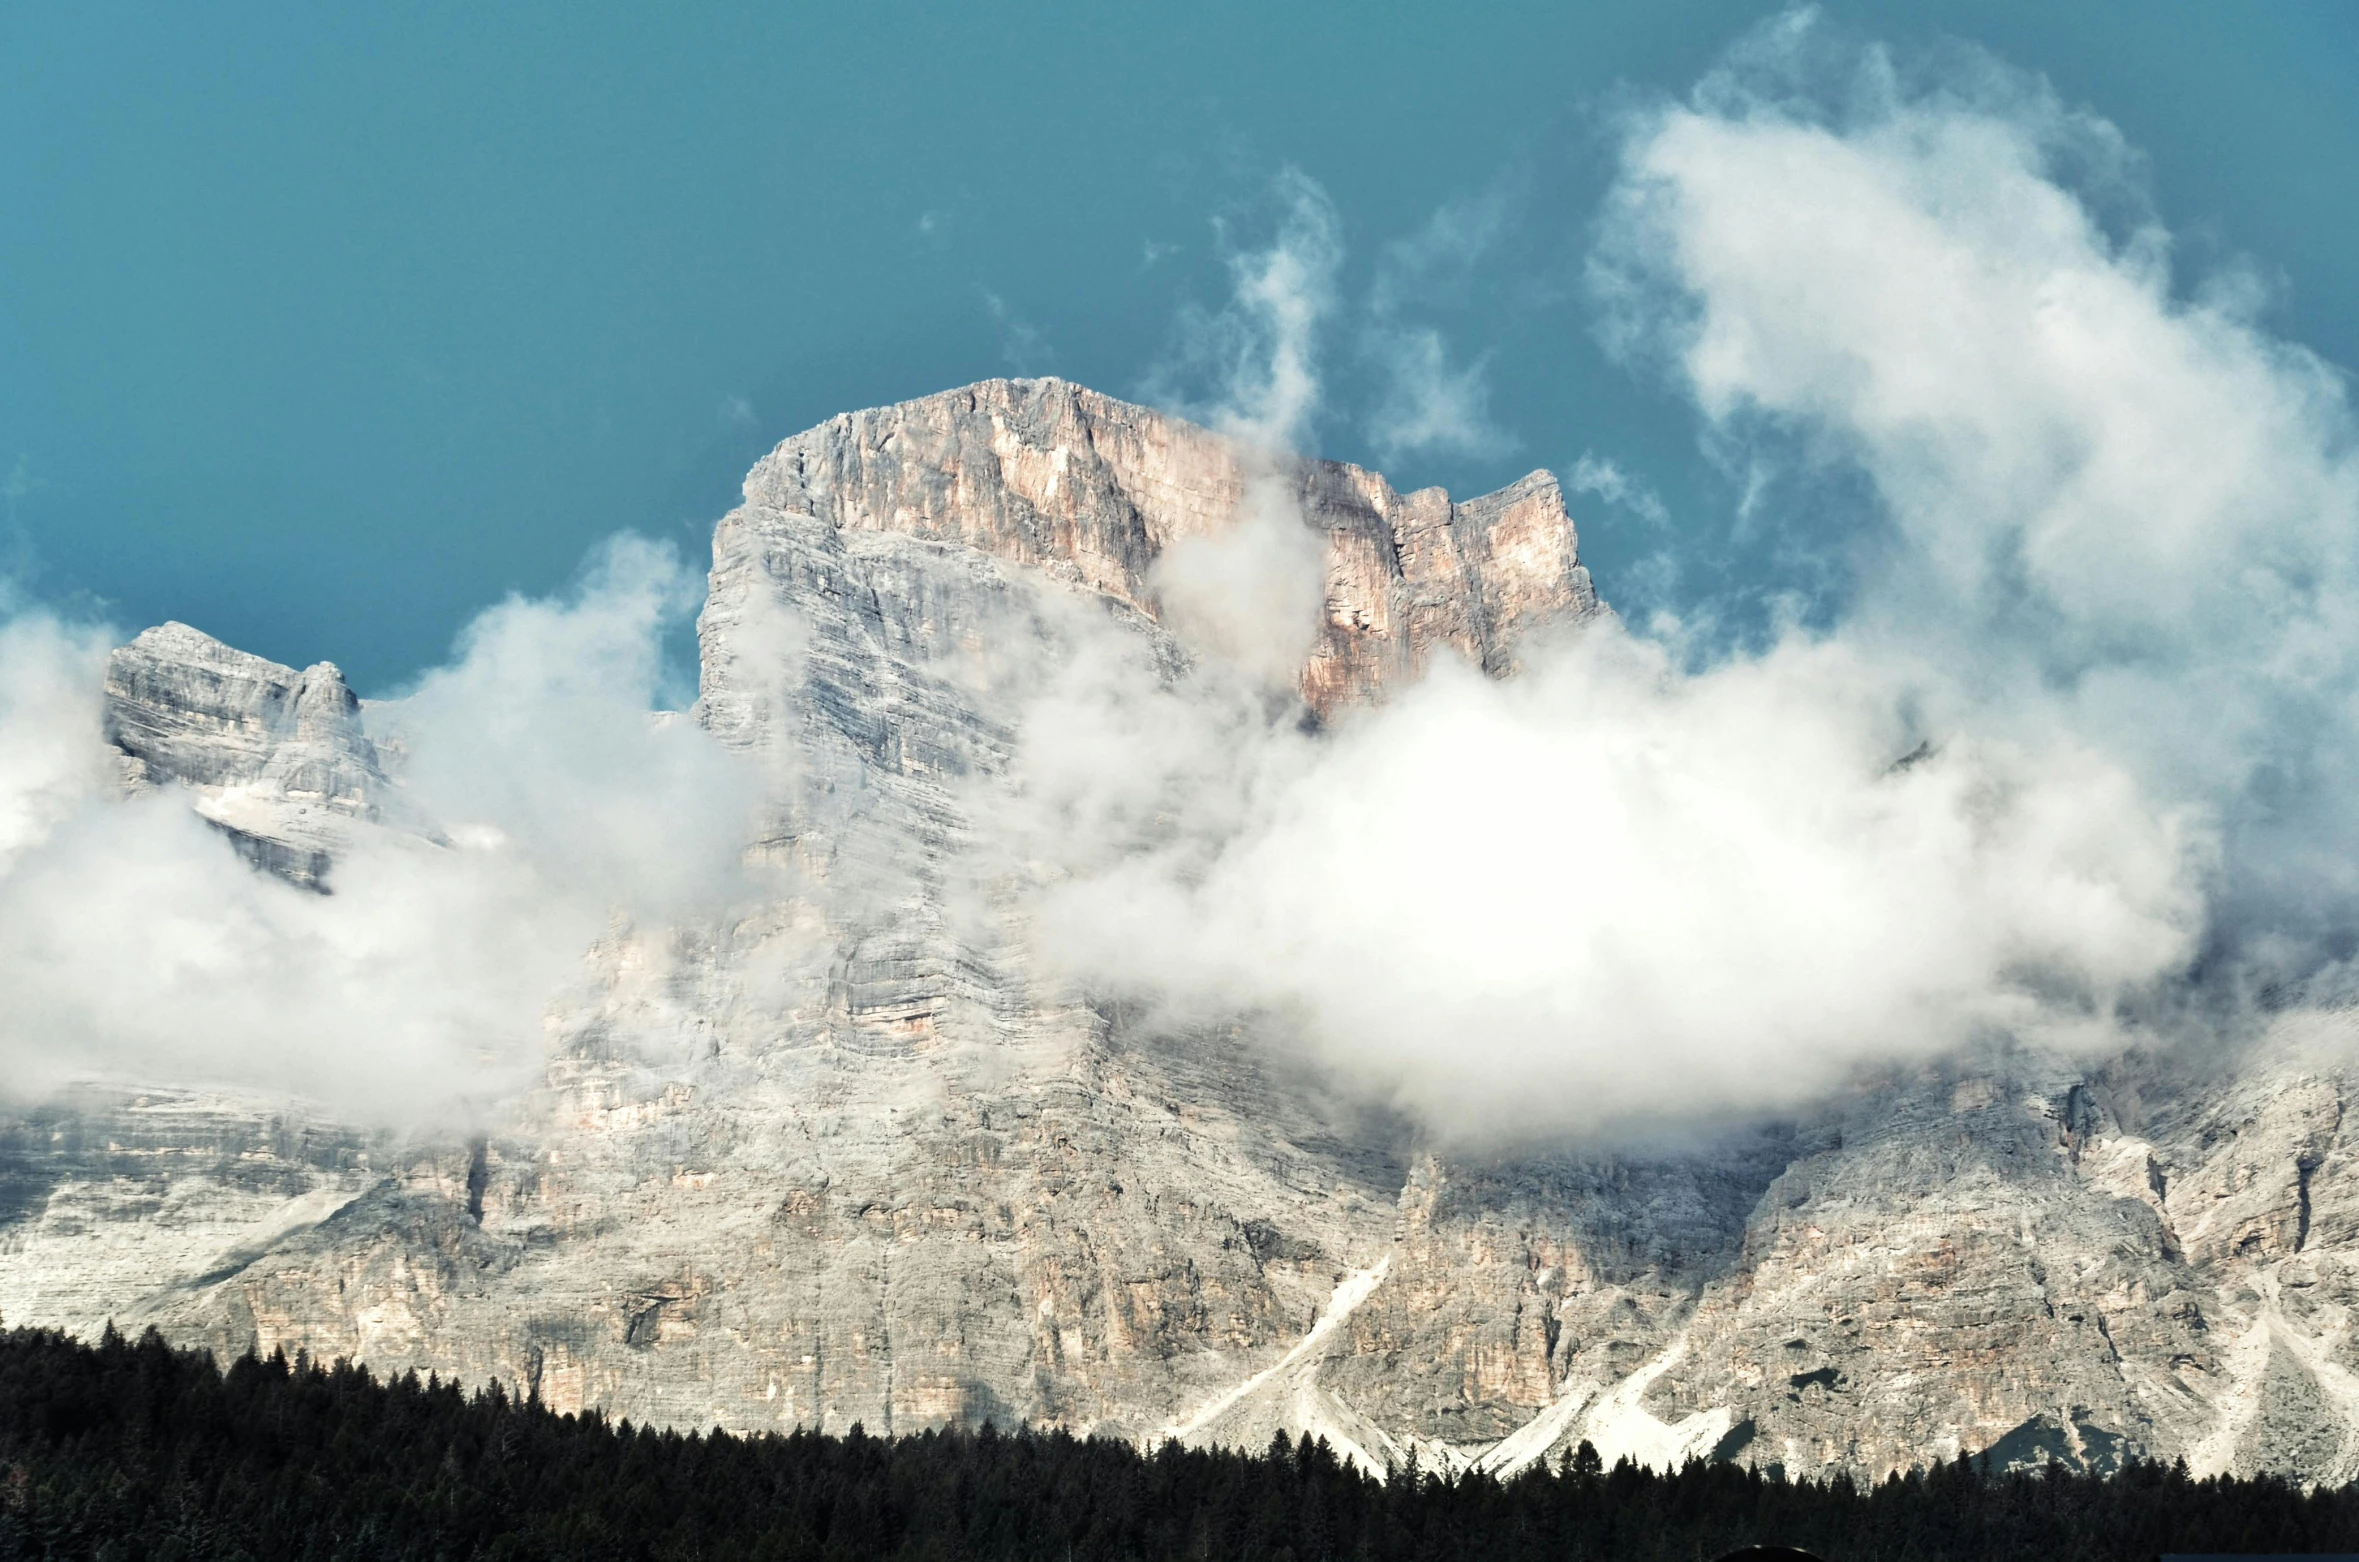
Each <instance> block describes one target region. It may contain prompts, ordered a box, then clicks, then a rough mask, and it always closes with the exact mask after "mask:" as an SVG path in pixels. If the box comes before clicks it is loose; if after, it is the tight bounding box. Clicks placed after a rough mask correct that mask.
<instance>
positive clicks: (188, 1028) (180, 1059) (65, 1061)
mask: <svg viewBox="0 0 2359 1562" xmlns="http://www.w3.org/2000/svg"><path fill="white" fill-rule="evenodd" d="M690 595H691V583H690V580H689V578H688V577H687V575H686V574H685V572H684V571H683V570H682V568H681V566H680V565H679V563H678V561H677V560H676V559H675V558H673V557H672V556H671V555H670V554H668V553H666V552H663V551H660V550H657V549H655V548H653V547H651V546H649V545H647V544H644V543H640V542H637V541H634V540H624V541H621V542H618V543H617V544H614V545H612V546H610V547H609V548H607V549H605V550H602V552H601V553H600V555H599V556H598V557H597V558H596V559H595V560H594V562H593V565H592V567H591V568H590V570H589V571H588V572H587V573H586V574H585V576H584V578H583V580H582V581H581V583H580V584H579V586H578V587H577V589H576V590H575V591H573V592H572V593H571V594H569V595H568V596H567V597H566V598H564V599H562V600H556V601H533V600H526V599H521V598H517V599H511V600H510V601H508V602H506V603H503V604H501V605H500V606H498V607H495V608H493V609H492V610H490V611H489V612H487V613H485V614H484V615H483V616H482V617H480V618H479V619H478V620H477V621H476V622H475V623H474V625H472V626H471V627H470V628H469V630H468V631H467V633H466V634H465V635H464V636H463V637H462V639H461V642H460V645H459V647H458V654H457V656H456V658H455V659H454V660H453V661H452V662H451V664H450V665H448V666H446V667H443V668H440V669H437V670H435V671H434V672H432V673H430V674H428V675H427V676H426V677H425V678H423V679H422V680H421V681H420V682H419V684H418V685H417V687H416V688H415V689H414V690H413V691H411V692H410V693H409V694H408V695H407V696H406V697H404V698H402V699H399V700H395V701H391V702H387V703H386V704H385V705H383V706H378V707H374V708H372V709H371V711H370V713H369V714H370V717H371V724H372V726H374V727H375V728H376V729H377V735H378V736H379V737H380V739H381V740H383V741H384V742H385V743H386V745H387V748H388V751H389V752H390V753H392V754H394V755H395V756H396V757H397V761H398V762H397V764H396V769H397V771H398V772H399V775H400V781H399V785H398V788H397V792H396V795H395V796H394V797H393V798H392V799H390V800H389V805H388V815H389V822H388V823H387V824H386V825H384V826H377V825H372V824H368V823H365V822H357V823H355V824H353V825H352V826H351V827H350V830H349V832H348V833H349V841H348V844H347V845H346V846H345V847H344V848H343V849H342V850H341V852H340V854H339V856H338V860H337V863H336V867H335V869H334V874H333V883H334V887H335V891H336V892H335V893H334V894H332V895H324V896H323V895H319V894H315V893H312V892H310V891H308V890H304V889H300V888H297V887H296V886H294V885H292V884H288V883H286V882H284V881H282V880H279V879H277V878H274V877H271V876H268V875H265V874H261V873H258V872H256V871H254V870H253V869H251V868H250V867H249V866H248V865H247V864H246V863H245V862H244V861H243V860H242V859H241V858H240V857H239V856H238V855H237V854H236V853H235V852H234V851H233V850H232V849H231V846H230V843H229V841H228V840H227V839H226V838H225V837H224V836H223V835H222V834H221V833H220V832H219V831H217V830H215V829H214V828H212V827H211V826H210V825H208V824H207V823H206V822H205V821H204V820H203V819H201V818H200V817H199V816H198V815H197V813H196V812H195V811H194V810H193V809H192V808H191V806H190V804H191V801H192V799H191V797H190V795H189V794H188V792H187V791H186V790H185V789H184V788H181V787H178V786H167V787H165V788H163V789H161V790H159V791H156V792H153V793H151V794H149V795H146V796H143V797H138V798H135V799H130V800H125V799H124V798H123V797H122V796H121V795H120V790H119V784H118V782H117V779H116V777H117V775H118V764H119V761H117V760H116V759H115V757H114V756H113V754H112V751H111V750H110V749H109V748H108V746H107V745H106V744H105V742H104V740H103V738H102V734H101V683H102V679H103V676H104V668H105V657H106V650H107V647H108V646H109V645H111V644H112V643H114V641H115V640H116V639H117V638H118V637H117V636H116V635H114V634H112V633H111V632H108V631H105V630H102V629H98V628H94V627H88V626H76V625H71V624H67V623H65V622H62V621H61V620H59V619H58V618H56V617H55V616H53V615H50V614H47V613H44V612H41V611H39V610H37V609H36V610H27V611H23V612H20V613H18V614H17V615H15V616H14V617H13V618H11V619H10V620H9V621H8V622H7V623H6V624H5V625H4V626H0V990H5V991H7V992H8V993H9V1003H8V1005H7V1014H6V1018H5V1020H4V1021H0V1077H4V1078H5V1079H6V1081H7V1086H8V1089H9V1092H10V1094H11V1095H16V1096H24V1095H31V1094H38V1093H40V1092H42V1091H44V1090H46V1089H48V1088H51V1087H53V1086H55V1085H57V1084H61V1083H63V1082H65V1081H66V1080H69V1079H71V1078H75V1077H84V1076H91V1075H101V1076H114V1077H121V1078H127V1079H131V1080H136V1081H147V1082H173V1083H207V1084H222V1085H231V1086H248V1087H264V1088H269V1089H273V1090H284V1091H291V1092H294V1093H296V1094H300V1095H306V1096H310V1097H313V1098H316V1099H319V1100H323V1101H325V1102H327V1103H329V1104H331V1105H332V1106H335V1107H337V1108H339V1109H340V1110H342V1111H344V1112H346V1113H348V1114H350V1115H352V1116H355V1117H358V1118H361V1119H364V1120H378V1121H383V1120H395V1119H403V1118H410V1117H414V1116H415V1115H417V1114H421V1113H426V1114H438V1113H450V1112H454V1111H463V1110H465V1109H466V1108H465V1103H466V1102H467V1101H469V1100H480V1099H481V1098H482V1097H484V1096H485V1095H487V1094H490V1093H494V1092H498V1091H502V1090H506V1089H510V1088H513V1087H515V1086H516V1085H518V1084H520V1083H522V1082H524V1081H525V1080H527V1079H528V1078H529V1077H530V1071H531V1069H532V1067H533V1065H534V1064H535V1063H537V1061H538V1055H539V1043H540V1036H541V1029H542V1025H541V1022H542V1017H543V1015H544V1013H545V1012H546V1010H547V1008H548V1005H549V1003H550V1001H551V998H552V996H553V995H554V994H555V993H556V992H557V991H558V990H559V989H560V988H561V987H563V986H564V985H565V984H566V983H568V982H569V981H570V980H572V979H573V978H574V977H575V976H576V974H577V973H578V971H579V969H580V964H581V961H582V959H583V956H584V954H585V952H586V951H587V950H588V948H589V946H590V944H591V943H592V941H593V940H595V939H596V938H597V937H598V936H599V935H600V934H601V933H602V932H604V931H605V930H606V929H607V928H608V927H610V926H611V925H612V924H613V922H614V920H615V919H616V918H618V917H622V918H629V917H634V916H651V917H661V916H667V915H679V914H684V913H686V912H688V911H689V910H691V909H692V908H710V907H714V906H719V905H726V904H727V903H729V901H730V900H731V899H732V898H733V897H736V896H738V895H740V894H742V893H743V891H744V888H745V886H744V885H743V883H742V881H741V879H740V878H739V874H740V871H741V870H740V868H739V859H738V853H739V850H740V848H741V844H742V842H743V841H744V839H745V838H746V834H747V831H746V828H745V826H746V817H747V809H748V807H749V806H750V802H751V799H752V795H753V793H752V789H751V785H750V781H749V778H747V777H745V776H743V775H741V774H740V773H739V772H738V770H737V768H736V766H735V764H734V762H733V761H731V760H730V759H729V758H728V757H727V756H725V755H724V754H722V753H721V751H720V750H719V749H718V748H717V747H716V746H715V745H713V744H711V743H710V742H709V741H708V740H707V739H706V738H705V737H704V735H703V734H702V732H701V731H700V730H699V729H697V728H696V727H694V726H693V724H690V723H686V722H682V721H678V720H665V719H663V718H661V717H659V716H657V715H656V714H655V713H654V712H653V711H652V710H651V700H652V696H653V695H654V694H655V692H656V690H657V688H658V687H659V680H660V673H661V663H660V654H659V647H658V636H659V633H660V630H661V628H662V626H663V624H664V622H665V621H666V620H667V619H668V618H670V617H672V616H675V615H676V614H677V613H678V612H679V611H680V609H681V608H682V606H683V604H684V603H685V602H686V601H687V600H688V599H689V597H690Z"/></svg>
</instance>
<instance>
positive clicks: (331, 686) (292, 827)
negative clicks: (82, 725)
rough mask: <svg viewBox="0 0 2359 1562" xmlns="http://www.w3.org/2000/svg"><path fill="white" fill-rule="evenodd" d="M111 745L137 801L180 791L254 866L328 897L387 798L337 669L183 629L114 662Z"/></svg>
mask: <svg viewBox="0 0 2359 1562" xmlns="http://www.w3.org/2000/svg"><path fill="white" fill-rule="evenodd" d="M106 737H107V741H108V742H110V743H111V744H113V745H114V747H115V750H116V751H117V752H118V753H119V754H121V755H122V756H123V770H124V779H125V782H126V784H127V785H128V786H130V787H131V788H133V789H134V790H140V789H145V788H151V787H157V786H164V785H169V784H172V783H175V782H177V783H179V784H181V785H184V786H187V787H190V788H192V789H194V791H195V793H196V798H197V803H196V806H197V809H198V812H200V813H201V814H203V815H204V817H205V818H206V819H207V820H208V821H209V822H210V823H211V824H212V825H213V826H214V827H215V828H216V829H218V830H220V831H221V832H222V833H223V834H225V835H226V836H228V837H229V839H230V841H231V843H232V844H233V845H235V846H236V847H237V849H238V851H239V852H240V854H241V855H243V856H245V857H246V858H247V859H248V860H249V861H251V862H252V863H254V864H255V865H256V866H257V867H260V868H264V869H266V870H268V871H270V872H273V873H276V874H279V875H281V876H282V877H285V878H288V879H292V880H294V881H295V882H296V883H299V884H303V885H305V886H307V887H309V888H312V889H319V890H324V889H326V887H327V876H328V869H329V866H330V863H331V861H332V859H333V855H334V852H335V849H336V848H337V846H338V845H339V844H341V842H342V840H343V836H344V827H345V824H346V822H347V821H350V820H353V819H363V818H374V817H375V816H376V813H377V809H378V806H379V803H380V802H381V800H382V799H383V797H384V795H385V791H386V781H385V775H384V772H383V771H382V770H381V769H380V768H379V766H378V762H377V751H376V748H375V746H374V745H373V744H371V743H370V741H369V739H368V736H367V734H366V732H365V731H364V730H363V728H362V723H361V713H360V700H359V699H358V698H357V697H356V696H355V695H354V694H353V692H352V690H351V688H350V687H349V686H347V685H346V684H345V682H344V675H343V674H342V673H341V672H338V671H337V670H336V666H335V664H334V663H333V662H320V663H318V664H317V665H315V666H312V667H307V668H305V669H304V670H303V671H301V672H297V671H295V669H293V668H291V667H281V666H280V665H279V664H278V663H276V662H271V661H265V660H264V659H263V658H261V657H259V656H253V655H249V654H248V653H246V652H244V651H239V650H234V649H232V648H231V647H229V646H226V645H223V644H222V643H221V642H220V641H218V640H216V639H214V638H213V637H212V636H211V635H208V634H204V633H201V632H199V631H197V630H194V629H191V628H189V627H188V626H187V625H186V624H162V625H159V626H158V627H156V628H154V629H150V630H147V631H146V632H145V633H143V634H141V635H140V636H139V637H138V638H137V639H135V640H133V641H132V642H131V643H130V644H129V645H127V646H123V647H122V648H120V649H119V650H117V651H116V652H115V653H114V654H113V655H112V656H110V657H109V658H108V659H107V670H106Z"/></svg>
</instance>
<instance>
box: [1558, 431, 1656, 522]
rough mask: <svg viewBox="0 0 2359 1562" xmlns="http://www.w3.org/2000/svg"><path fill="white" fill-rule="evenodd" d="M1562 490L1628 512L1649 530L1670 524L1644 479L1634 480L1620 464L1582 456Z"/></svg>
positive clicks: (1585, 453)
mask: <svg viewBox="0 0 2359 1562" xmlns="http://www.w3.org/2000/svg"><path fill="white" fill-rule="evenodd" d="M1565 487H1566V488H1568V489H1570V490H1571V491H1572V492H1574V493H1577V494H1594V495H1596V496H1597V497H1598V498H1600V499H1602V500H1604V501H1605V502H1606V503H1607V504H1610V505H1612V506H1614V507H1615V508H1616V509H1619V510H1627V511H1629V512H1630V513H1631V514H1632V515H1635V516H1637V517H1638V518H1639V519H1640V520H1642V521H1644V522H1646V523H1647V525H1649V526H1653V527H1663V526H1668V525H1670V524H1671V512H1670V510H1669V509H1668V508H1666V507H1665V505H1664V504H1663V499H1662V496H1661V495H1660V494H1658V493H1656V492H1655V491H1654V488H1653V486H1652V485H1651V484H1649V483H1648V482H1647V481H1646V480H1645V479H1644V478H1640V477H1633V476H1632V475H1631V474H1630V473H1629V472H1627V471H1625V470H1623V468H1622V466H1621V464H1620V463H1619V462H1616V461H1612V460H1608V459H1607V458H1606V457H1604V456H1600V455H1598V454H1596V453H1595V452H1593V451H1587V450H1584V451H1582V452H1581V459H1580V460H1578V461H1575V462H1574V463H1573V469H1572V471H1571V472H1569V473H1567V474H1566V476H1565Z"/></svg>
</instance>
